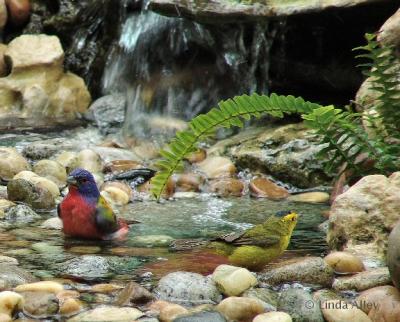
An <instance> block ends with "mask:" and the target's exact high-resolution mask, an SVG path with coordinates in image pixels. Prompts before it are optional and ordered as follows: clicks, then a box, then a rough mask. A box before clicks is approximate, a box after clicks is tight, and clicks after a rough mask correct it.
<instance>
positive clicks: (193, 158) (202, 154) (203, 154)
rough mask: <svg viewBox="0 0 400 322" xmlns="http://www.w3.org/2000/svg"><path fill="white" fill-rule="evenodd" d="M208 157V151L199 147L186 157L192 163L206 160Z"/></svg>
mask: <svg viewBox="0 0 400 322" xmlns="http://www.w3.org/2000/svg"><path fill="white" fill-rule="evenodd" d="M206 158H207V151H206V150H204V149H198V150H197V151H196V152H193V153H191V154H189V155H188V156H187V157H186V160H188V161H189V162H190V163H197V162H201V161H204V160H205V159H206Z"/></svg>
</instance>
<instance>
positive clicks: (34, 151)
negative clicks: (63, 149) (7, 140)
mask: <svg viewBox="0 0 400 322" xmlns="http://www.w3.org/2000/svg"><path fill="white" fill-rule="evenodd" d="M58 149H59V148H58V146H57V145H56V144H54V143H45V142H32V143H31V144H29V145H27V146H25V147H24V149H23V150H22V154H23V155H24V156H26V157H27V158H30V159H33V160H43V159H48V158H50V157H52V156H53V155H55V154H56V153H57V152H58Z"/></svg>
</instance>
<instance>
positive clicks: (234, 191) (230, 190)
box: [209, 178, 244, 197]
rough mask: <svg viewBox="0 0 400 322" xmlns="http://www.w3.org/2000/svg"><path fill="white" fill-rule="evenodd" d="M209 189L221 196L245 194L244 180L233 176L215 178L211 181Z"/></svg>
mask: <svg viewBox="0 0 400 322" xmlns="http://www.w3.org/2000/svg"><path fill="white" fill-rule="evenodd" d="M209 190H210V192H212V193H216V194H217V195H218V196H220V197H229V196H235V197H241V196H242V195H243V190H244V184H243V182H242V181H240V180H238V179H232V178H226V179H220V180H214V181H212V182H211V183H210V188H209Z"/></svg>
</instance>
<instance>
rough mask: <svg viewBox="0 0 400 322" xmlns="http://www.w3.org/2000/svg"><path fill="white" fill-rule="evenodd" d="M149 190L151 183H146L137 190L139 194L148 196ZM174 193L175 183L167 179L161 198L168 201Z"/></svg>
mask: <svg viewBox="0 0 400 322" xmlns="http://www.w3.org/2000/svg"><path fill="white" fill-rule="evenodd" d="M150 189H151V181H147V182H146V183H144V184H142V185H140V186H139V187H138V188H137V190H138V191H139V192H141V193H146V194H150ZM174 191H175V182H174V180H173V179H172V178H169V180H168V181H167V184H166V185H165V188H164V191H163V193H162V194H161V197H162V198H164V199H169V198H171V197H172V196H173V195H174Z"/></svg>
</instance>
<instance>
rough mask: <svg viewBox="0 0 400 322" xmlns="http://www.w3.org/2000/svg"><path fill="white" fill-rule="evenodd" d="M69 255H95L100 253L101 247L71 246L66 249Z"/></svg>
mask: <svg viewBox="0 0 400 322" xmlns="http://www.w3.org/2000/svg"><path fill="white" fill-rule="evenodd" d="M68 251H69V252H70V253H75V254H97V253H100V252H101V247H99V246H73V247H71V248H68Z"/></svg>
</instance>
